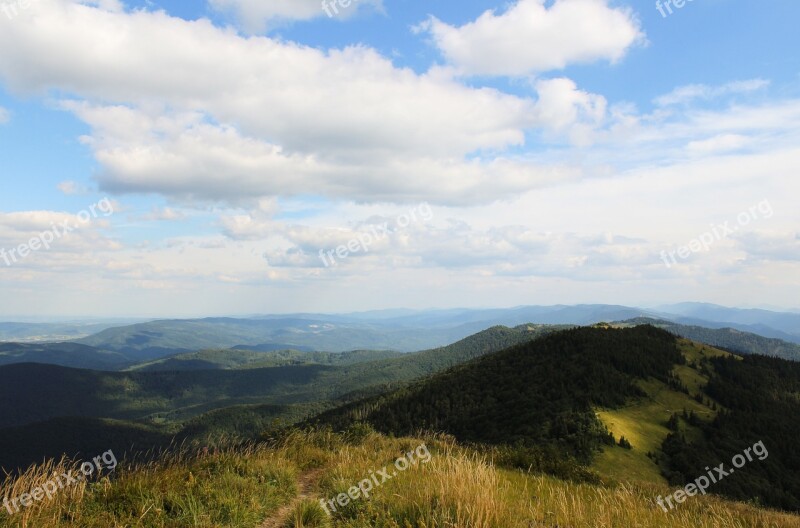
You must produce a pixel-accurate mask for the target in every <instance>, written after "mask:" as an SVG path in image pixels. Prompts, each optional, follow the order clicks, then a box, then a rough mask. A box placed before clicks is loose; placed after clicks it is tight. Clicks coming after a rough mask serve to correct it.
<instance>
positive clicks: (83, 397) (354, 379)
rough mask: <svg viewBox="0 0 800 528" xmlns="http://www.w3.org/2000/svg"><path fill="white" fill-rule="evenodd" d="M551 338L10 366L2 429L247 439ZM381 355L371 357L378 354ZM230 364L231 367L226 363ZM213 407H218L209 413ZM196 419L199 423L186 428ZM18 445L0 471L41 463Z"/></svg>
mask: <svg viewBox="0 0 800 528" xmlns="http://www.w3.org/2000/svg"><path fill="white" fill-rule="evenodd" d="M548 331H551V329H550V327H527V326H526V327H520V328H514V329H512V328H505V327H496V328H491V329H489V330H486V331H484V332H480V333H478V334H476V335H474V336H471V337H469V338H466V339H463V340H462V341H460V342H458V343H454V344H453V345H449V346H447V347H443V348H440V349H434V350H429V351H424V352H420V353H415V354H403V355H400V356H398V357H392V358H387V359H380V360H376V361H365V360H366V359H368V358H369V357H370V355H371V352H369V351H356V352H351V353H343V354H323V353H319V354H311V353H306V352H301V353H295V352H290V353H282V352H276V353H262V352H258V353H255V354H258V357H259V358H262V357H267V358H272V359H268V360H266V361H268V362H269V361H276V362H277V363H279V364H280V365H281V366H274V367H266V368H243V369H236V370H208V369H200V370H184V371H152V372H150V371H134V372H97V371H91V370H78V369H69V368H62V367H56V366H51V365H33V364H21V365H10V366H6V367H0V398H2V400H3V401H5V402H8V404H7V405H4V406H3V407H2V408H0V424H2V427H15V426H22V425H25V424H36V423H37V422H44V421H47V420H52V419H54V418H59V417H82V418H96V419H104V418H105V419H113V420H116V422H115V423H116V424H119V421H129V422H130V421H134V422H141V423H140V424H133V425H135V426H136V427H140V426H141V425H142V424H145V425H146V426H147V427H148V428H149V429H148V430H149V431H151V432H153V433H155V434H168V435H169V434H178V433H179V432H180V429H181V427H182V426H184V425H185V426H186V427H187V431H186V434H185V436H186V437H191V438H196V437H198V436H199V435H201V434H203V433H207V434H216V433H218V432H219V433H221V432H223V431H224V429H225V424H228V425H231V424H233V425H235V427H233V428H232V429H231V430H229V431H228V433H229V434H230V435H231V436H235V435H240V436H243V437H245V438H254V437H257V435H258V434H257V431H258V430H259V428H262V427H263V426H264V424H266V423H270V424H271V423H272V422H273V421H274V420H275V419H281V420H283V423H284V424H287V423H293V422H294V421H296V420H299V419H302V418H306V417H307V416H309V415H310V414H311V413H312V412H313V411H322V410H325V409H327V408H330V407H332V406H334V405H335V404H337V403H340V402H346V401H352V400H353V399H356V398H361V397H365V396H368V395H373V394H378V393H380V392H382V391H384V390H387V388H391V387H397V386H401V385H403V384H405V383H407V382H409V381H411V380H414V379H417V378H421V377H424V376H427V375H430V374H432V373H434V372H438V371H440V370H442V369H445V368H448V367H450V366H452V365H455V364H458V363H461V362H464V361H467V360H469V359H472V358H475V357H478V356H480V355H482V354H486V353H491V352H495V351H498V350H502V349H504V348H506V347H508V346H511V345H513V344H516V343H519V342H524V341H528V340H531V339H535V338H536V337H537V336H539V335H541V334H542V333H546V332H548ZM209 354H210V355H211V356H215V355H216V353H214V352H209ZM242 354H243V355H242ZM252 354H253V353H247V352H244V353H242V352H241V351H231V352H230V354H228V353H227V352H226V353H225V354H223V355H222V356H221V357H222V358H227V359H225V360H224V361H228V360H229V359H230V358H231V357H239V358H240V357H250V358H252V357H256V356H253V355H252ZM306 354H308V355H306ZM385 355H386V354H385V353H378V357H383V356H385ZM391 355H393V354H391ZM297 358H304V359H314V358H316V359H317V360H319V361H324V362H325V363H326V364H306V363H303V364H294V363H295V360H296V359H297ZM215 361H217V365H221V364H224V361H221V360H219V359H216V360H215ZM285 361H289V363H290V364H284V362H285ZM234 364H236V361H234V362H232V363H229V364H228V365H234ZM239 366H241V365H239ZM246 366H247V367H254V366H255V364H250V365H246ZM215 409H223V410H221V411H220V412H219V413H218V414H215V413H211V411H214V410H215ZM206 413H209V414H206ZM201 415H204V416H201ZM196 417H199V418H197V419H196V420H195V421H192V420H193V419H194V418H196ZM93 423H94V426H93V427H92V428H91V429H87V431H90V433H88V432H87V436H92V435H97V436H102V435H103V432H102V429H103V424H104V422H102V421H96V422H93ZM162 426H163V427H162ZM26 431H28V430H27V429H25V430H23V429H16V430H14V431H9V432H6V430H0V432H2V433H3V434H4V435H5V436H7V437H8V438H10V439H11V440H10V441H12V442H13V439H14V438H15V437H16V436H20V437H22V438H29V435H28V434H27V433H26ZM43 438H44V440H43V442H44V443H46V444H47V445H48V446H49V449H48V450H46V451H43V453H48V454H51V453H52V454H55V453H58V452H59V450H60V449H62V447H61V446H62V445H63V446H64V447H63V449H64V450H69V449H74V448H75V446H79V445H80V444H79V442H77V441H74V442H71V443H70V442H63V443H62V439H61V437H60V435H58V434H50V435H45V436H44V437H43ZM159 441H160V440H159ZM20 443H21V444H23V447H22V448H17V449H15V450H13V452H14V453H16V454H17V455H15V456H13V457H11V456H10V455H8V458H4V457H5V456H6V455H4V454H3V452H2V451H0V465H4V464H5V465H8V464H13V465H19V464H23V463H25V462H27V461H32V460H36V459H37V458H38V456H37V455H36V453H37V451H36V450H35V449H34V450H32V449H26V448H25V447H24V441H20ZM36 445H38V444H36ZM11 452H12V451H8V452H7V453H11ZM31 456H33V458H30V457H31Z"/></svg>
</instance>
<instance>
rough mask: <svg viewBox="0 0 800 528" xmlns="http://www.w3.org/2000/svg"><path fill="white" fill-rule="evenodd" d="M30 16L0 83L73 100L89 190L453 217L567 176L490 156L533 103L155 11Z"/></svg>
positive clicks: (512, 139)
mask: <svg viewBox="0 0 800 528" xmlns="http://www.w3.org/2000/svg"><path fill="white" fill-rule="evenodd" d="M38 9H39V11H37V13H36V18H35V23H33V20H34V19H32V18H25V19H19V20H16V21H14V23H13V24H10V23H7V22H4V21H3V20H0V46H6V47H11V46H12V45H13V48H14V50H15V52H14V54H11V55H9V54H5V55H2V56H0V79H2V80H3V81H4V82H5V83H6V84H8V85H9V86H11V87H12V88H13V89H14V90H17V91H22V92H34V93H36V92H42V91H46V90H48V89H58V90H60V92H62V93H64V92H66V93H71V94H74V97H75V99H74V100H73V101H71V102H67V103H65V104H64V107H65V108H67V109H68V110H70V111H72V112H74V113H75V114H76V115H77V116H78V117H80V118H81V119H83V120H84V121H86V122H87V123H88V124H90V125H91V127H92V133H91V135H90V136H88V137H86V138H84V140H85V142H86V144H87V145H89V146H90V147H91V148H92V149H93V151H94V153H95V156H96V157H97V159H98V161H99V162H100V164H101V169H102V170H101V171H100V173H99V176H98V179H99V182H100V184H101V189H102V190H107V191H109V192H146V193H161V194H164V195H167V196H171V197H181V198H183V199H201V200H215V199H219V200H223V201H228V202H230V203H233V202H236V201H237V200H243V199H258V198H261V197H268V196H274V195H277V194H281V193H285V194H288V195H295V194H323V195H325V196H329V197H333V198H337V199H339V198H343V197H344V198H354V199H362V200H387V199H396V200H412V201H414V200H420V199H430V200H449V201H451V202H460V203H466V202H475V201H491V200H494V199H497V198H502V197H505V196H510V195H514V194H518V193H520V192H523V191H525V190H527V189H530V188H536V187H539V186H541V185H552V184H555V183H559V182H561V181H568V180H570V179H572V178H574V177H576V174H575V171H573V170H570V169H565V168H563V167H560V166H557V165H554V166H540V165H537V164H533V163H531V162H530V161H527V160H524V159H519V158H515V157H503V156H502V152H503V151H504V150H506V149H510V148H516V147H519V146H522V145H523V144H524V142H525V137H526V133H527V131H528V130H530V128H531V127H533V126H534V125H535V124H536V120H537V111H538V110H537V109H536V102H535V101H534V100H532V99H529V98H522V97H517V96H513V95H508V94H504V93H502V92H500V91H498V90H494V89H487V88H473V87H469V86H466V85H464V84H462V83H461V82H459V81H458V80H456V79H454V78H452V77H451V76H450V75H448V74H447V73H446V72H444V71H442V70H432V71H431V72H429V73H426V74H417V73H415V72H413V71H411V70H409V69H401V68H396V67H394V66H393V64H392V62H391V61H390V60H389V59H387V58H385V57H382V56H381V55H379V54H378V53H377V52H375V51H374V50H371V49H369V48H365V47H351V48H346V49H343V50H331V51H328V52H325V51H321V50H318V49H314V48H310V47H305V46H301V45H297V44H294V43H290V42H284V41H279V40H273V39H269V38H266V37H250V38H245V37H242V36H240V35H237V34H236V33H234V32H232V31H229V30H225V29H220V28H217V27H214V26H213V25H212V24H211V23H210V22H208V21H205V20H199V21H185V20H182V19H179V18H175V17H171V16H169V15H167V14H166V13H163V12H156V13H152V12H146V11H135V12H116V11H107V10H101V9H96V8H90V7H88V6H85V5H78V4H75V3H72V2H68V1H66V0H40V4H39V5H38ZM96 42H104V43H106V44H105V45H104V46H97V45H96ZM234 124H235V125H234ZM431 181H435V182H437V184H436V185H434V186H432V185H431V184H430V182H431Z"/></svg>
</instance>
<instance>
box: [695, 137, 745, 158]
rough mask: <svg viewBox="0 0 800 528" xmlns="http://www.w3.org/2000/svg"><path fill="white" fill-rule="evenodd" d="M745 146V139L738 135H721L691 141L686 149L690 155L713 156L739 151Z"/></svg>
mask: <svg viewBox="0 0 800 528" xmlns="http://www.w3.org/2000/svg"><path fill="white" fill-rule="evenodd" d="M747 144H748V139H747V137H745V136H742V135H740V134H721V135H718V136H714V137H711V138H708V139H701V140H697V141H691V142H689V144H688V145H687V146H686V148H687V149H688V150H689V152H690V153H692V154H713V153H716V152H730V151H735V150H739V149H741V148H742V147H744V146H746V145H747Z"/></svg>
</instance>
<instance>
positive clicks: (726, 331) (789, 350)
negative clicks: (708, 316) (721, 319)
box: [621, 317, 800, 361]
mask: <svg viewBox="0 0 800 528" xmlns="http://www.w3.org/2000/svg"><path fill="white" fill-rule="evenodd" d="M621 324H622V325H633V326H636V325H641V324H649V325H653V326H656V327H658V328H663V329H665V330H668V331H670V332H672V333H673V334H675V335H678V336H681V337H685V338H686V339H691V340H692V341H697V342H698V343H705V344H707V345H711V346H713V347H718V348H722V349H725V350H729V351H731V352H735V353H737V354H760V355H763V356H774V357H779V358H783V359H789V360H791V361H800V344H797V343H790V342H788V341H784V340H781V339H774V338H769V337H763V336H760V335H757V334H753V333H749V332H743V331H741V330H736V329H734V328H706V327H703V326H692V325H683V324H678V323H673V322H670V321H664V320H661V319H650V318H647V317H639V318H636V319H630V320H628V321H623V322H622V323H621Z"/></svg>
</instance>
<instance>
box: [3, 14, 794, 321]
mask: <svg viewBox="0 0 800 528" xmlns="http://www.w3.org/2000/svg"><path fill="white" fill-rule="evenodd" d="M678 6H681V7H678ZM798 19H800V3H798V2H797V1H796V0H773V1H771V2H768V3H756V2H745V1H742V0H694V1H686V2H680V1H677V2H676V0H671V1H670V2H666V1H664V0H662V1H660V2H655V3H654V2H649V1H646V2H641V1H637V2H633V1H628V0H619V1H617V0H613V1H611V0H518V1H516V2H514V1H512V2H492V1H476V0H460V1H451V0H433V1H427V2H422V1H412V0H352V1H351V2H349V3H348V2H347V1H346V0H325V1H324V2H322V1H320V0H207V2H205V3H204V2H203V1H202V0H201V1H197V2H185V1H183V2H178V1H164V2H151V1H145V2H139V1H136V2H134V1H131V2H123V1H121V0H96V1H88V0H0V162H1V163H0V298H2V299H3V301H4V302H2V303H1V304H0V317H3V318H5V319H10V318H14V317H22V316H37V317H53V318H55V317H72V316H74V317H78V316H94V317H196V316H212V315H247V314H258V313H290V312H349V311H358V310H371V309H384V308H398V307H406V308H448V307H503V306H517V305H531V304H578V303H610V304H626V305H638V306H656V305H659V304H664V303H672V302H682V301H703V302H713V303H718V304H724V305H728V306H739V307H766V306H768V307H773V308H786V309H790V308H793V309H796V308H798V307H799V306H800V304H798V301H797V299H799V298H800V267H798V263H799V262H800V222H799V221H800V208H798V205H797V204H798V197H799V196H800V178H798V175H800V55H798V53H797V50H798V49H800V33H798V32H797V30H796V26H797V21H798Z"/></svg>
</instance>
